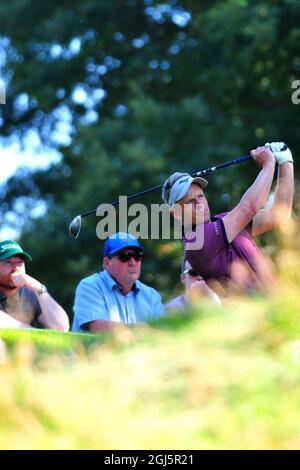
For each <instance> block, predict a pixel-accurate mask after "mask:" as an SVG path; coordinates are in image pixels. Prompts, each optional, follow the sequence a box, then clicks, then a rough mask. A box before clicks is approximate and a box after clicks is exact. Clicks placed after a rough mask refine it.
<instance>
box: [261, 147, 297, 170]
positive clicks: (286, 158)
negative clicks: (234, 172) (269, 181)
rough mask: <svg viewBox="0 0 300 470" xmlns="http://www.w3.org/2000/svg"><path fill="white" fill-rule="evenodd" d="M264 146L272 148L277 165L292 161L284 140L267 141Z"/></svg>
mask: <svg viewBox="0 0 300 470" xmlns="http://www.w3.org/2000/svg"><path fill="white" fill-rule="evenodd" d="M265 147H269V148H270V149H271V150H272V152H273V155H274V157H275V159H276V162H277V163H278V165H282V164H283V163H286V162H291V163H293V157H292V154H291V151H290V149H289V148H288V146H287V145H286V144H285V143H284V142H271V143H269V142H267V143H266V144H265Z"/></svg>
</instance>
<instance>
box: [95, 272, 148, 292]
mask: <svg viewBox="0 0 300 470" xmlns="http://www.w3.org/2000/svg"><path fill="white" fill-rule="evenodd" d="M101 274H102V277H103V278H104V281H105V283H106V285H107V287H108V288H109V289H110V290H111V291H112V290H114V289H117V290H118V291H119V292H122V287H121V286H120V284H119V283H118V282H117V281H115V280H114V279H113V278H112V277H111V275H110V274H109V272H108V271H107V270H106V269H104V270H103V271H102V273H101ZM131 290H132V291H133V292H134V293H136V292H138V291H139V290H140V289H139V287H138V286H137V283H136V282H135V283H134V284H133V286H132V288H131Z"/></svg>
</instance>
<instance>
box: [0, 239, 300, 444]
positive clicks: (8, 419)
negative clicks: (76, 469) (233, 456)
mask: <svg viewBox="0 0 300 470" xmlns="http://www.w3.org/2000/svg"><path fill="white" fill-rule="evenodd" d="M291 239H293V234H291V237H290V240H291ZM287 245H288V246H287V247H285V248H283V247H282V249H281V250H280V253H278V256H277V260H276V262H277V270H278V272H279V278H280V282H279V285H278V286H277V287H276V289H275V291H274V293H273V294H272V295H269V296H267V297H259V296H256V297H255V296H254V297H251V298H241V297H239V298H237V297H236V298H234V299H231V300H227V301H226V302H225V303H224V305H223V306H222V307H218V308H217V307H216V306H211V305H207V304H205V303H203V304H201V305H200V306H198V307H197V308H195V309H194V310H193V311H192V312H190V313H189V314H188V315H185V316H176V317H170V318H166V319H164V320H163V321H161V322H159V323H157V324H154V325H150V326H143V327H137V328H133V329H130V330H129V329H128V330H127V329H126V330H124V331H119V332H117V333H114V334H112V335H109V336H107V335H104V336H102V335H99V336H92V335H84V334H71V333H58V332H51V331H12V330H0V337H1V338H2V340H1V353H0V359H1V364H0V387H1V394H0V448H1V449H229V448H230V449H293V448H299V447H300V420H299V412H300V391H299V379H300V322H299V298H300V282H299V281H300V269H299V268H300V257H299V250H298V247H295V244H292V243H288V244H287ZM292 245H293V246H292Z"/></svg>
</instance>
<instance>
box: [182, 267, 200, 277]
mask: <svg viewBox="0 0 300 470" xmlns="http://www.w3.org/2000/svg"><path fill="white" fill-rule="evenodd" d="M182 274H188V275H189V276H192V277H197V276H200V273H197V271H195V270H194V269H185V270H184V271H183V273H182Z"/></svg>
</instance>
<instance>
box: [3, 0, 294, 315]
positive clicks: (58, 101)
mask: <svg viewBox="0 0 300 470" xmlns="http://www.w3.org/2000/svg"><path fill="white" fill-rule="evenodd" d="M164 5H165V9H164V10H162V7H161V4H160V2H156V1H153V2H147V4H146V3H145V2H143V1H141V0H133V1H130V2H124V1H120V0H110V1H101V2H95V1H93V0H84V1H79V0H74V1H73V2H72V6H70V3H69V2H66V1H62V2H60V3H59V4H54V3H53V2H51V1H44V2H42V3H41V2H36V1H32V0H31V1H30V0H22V1H19V0H18V1H17V0H10V1H8V0H2V2H1V7H2V8H1V12H0V30H1V34H2V36H3V37H7V38H9V41H10V42H9V44H6V45H5V47H4V51H5V54H6V67H5V69H4V74H6V76H7V77H8V78H9V77H10V78H9V84H8V90H7V91H8V96H7V105H5V106H2V107H1V109H0V113H1V119H0V129H1V133H2V135H3V136H6V137H7V138H11V137H12V136H16V135H19V136H20V137H22V136H25V135H26V133H27V132H28V130H29V129H35V130H36V131H37V132H38V134H39V137H40V139H41V141H42V142H43V143H44V144H45V145H46V146H48V147H51V148H57V150H58V151H59V152H60V154H61V156H62V160H61V162H60V163H58V164H55V165H53V166H52V167H51V168H50V169H48V170H47V171H46V172H42V171H38V172H36V173H34V174H32V175H31V174H28V173H27V174H26V173H24V172H19V173H18V174H17V175H16V176H15V177H14V178H12V179H11V180H10V181H9V182H8V183H7V185H6V186H5V187H4V188H2V190H1V195H2V201H3V202H1V211H2V214H3V216H4V215H5V214H6V213H7V212H8V211H9V210H13V211H14V213H15V214H16V216H17V220H18V222H17V224H18V225H19V226H22V236H21V239H22V242H23V243H24V245H25V246H26V249H28V251H31V252H32V254H33V258H34V261H33V264H32V267H31V268H30V272H31V273H32V274H33V275H35V276H36V277H38V278H40V279H41V280H42V281H43V282H44V283H46V284H47V285H48V286H49V288H50V291H51V292H52V293H53V295H54V296H55V297H56V298H57V299H58V300H59V301H60V302H61V303H62V304H63V305H64V306H65V307H66V308H67V309H68V311H69V312H70V313H71V307H72V301H73V293H74V289H75V286H76V284H77V283H78V281H79V280H80V279H81V278H82V277H84V276H86V275H88V274H90V273H91V272H93V271H95V270H98V269H100V267H101V250H102V244H101V242H99V240H98V239H97V238H96V234H95V229H96V224H97V221H98V219H97V218H96V217H90V218H87V219H84V220H83V229H82V232H81V235H80V238H79V239H78V240H76V241H72V240H70V239H69V237H68V232H67V227H68V224H69V222H70V221H71V220H72V219H73V217H74V216H75V215H77V214H78V213H81V212H84V211H86V210H90V209H93V208H96V207H97V206H98V204H99V203H103V202H111V201H114V200H116V199H117V198H118V196H119V195H126V194H131V193H133V192H136V191H140V190H143V189H146V188H149V187H152V186H155V185H158V184H161V183H163V181H164V179H165V178H166V177H167V176H168V175H169V174H170V173H171V172H174V171H195V170H197V169H202V168H205V167H208V166H211V165H213V164H216V163H222V162H224V161H226V160H229V159H232V158H234V157H237V156H241V155H245V154H247V153H248V151H249V149H250V148H253V147H255V146H256V145H258V144H263V143H265V141H272V140H284V141H286V142H288V143H289V145H290V147H291V148H292V150H293V151H294V153H295V155H297V152H298V149H299V148H300V145H299V144H300V141H299V139H300V137H299V133H297V132H295V129H297V125H298V124H299V106H298V107H297V106H295V105H293V104H292V102H291V94H292V89H291V83H292V81H293V80H295V79H297V78H299V49H298V44H299V35H300V28H299V20H300V5H299V2H297V1H296V0H284V1H274V0H267V1H266V0H254V1H251V2H249V1H246V0H245V1H244V0H243V1H242V0H239V1H238V0H231V1H221V0H219V1H213V2H212V1H210V2H202V1H201V2H199V1H197V0H189V1H182V2H181V1H172V2H165V3H164ZM151 9H152V10H151ZM151 12H152V13H151ZM153 12H154V13H153ZM178 12H181V14H183V13H185V14H187V13H188V14H190V17H185V18H188V19H186V20H184V21H183V18H184V17H183V16H182V17H181V22H180V21H178V16H177V17H176V15H175V14H178ZM176 18H177V20H176ZM179 18H180V17H179ZM74 41H75V42H74ZM76 41H77V42H76ZM76 44H77V45H76ZM79 44H80V46H79ZM78 86H80V87H81V88H82V89H83V90H84V91H85V93H86V94H87V97H88V98H89V100H90V101H89V104H88V102H87V101H83V102H75V101H74V95H73V93H74V90H76V87H78ZM99 90H104V92H105V93H106V95H105V97H104V98H102V99H98V100H97V99H95V101H94V102H93V100H92V97H93V96H94V97H95V96H99V95H97V94H96V95H95V93H97V92H98V93H99ZM24 93H25V94H27V95H28V106H27V107H26V106H24V107H22V108H20V106H19V105H18V98H19V97H20V95H22V94H24ZM91 100H92V101H91ZM66 109H67V110H69V111H70V116H71V118H70V119H71V121H70V125H71V129H72V130H71V134H70V138H71V139H70V142H68V141H66V142H65V143H61V142H59V141H57V139H56V138H55V136H57V129H59V126H60V125H61V121H63V120H64V113H65V112H66ZM91 111H93V112H94V113H96V114H93V115H92V118H91V114H90V112H91ZM63 129H64V128H63ZM64 132H67V131H63V133H64ZM67 133H68V132H67ZM65 137H66V136H65ZM257 171H258V168H257V167H256V166H255V165H254V164H252V165H251V164H250V163H247V164H245V165H240V166H237V167H232V168H230V169H225V170H224V171H222V172H219V173H216V174H214V175H212V176H210V177H209V187H208V191H207V194H208V199H209V201H210V205H211V207H212V211H213V212H214V211H215V212H220V211H223V210H227V209H229V208H231V207H233V206H234V204H236V203H237V201H238V200H239V199H240V197H241V195H242V193H243V192H244V191H245V190H246V189H247V187H248V186H249V185H250V184H251V182H252V181H253V179H254V177H255V175H256V174H257ZM296 172H297V174H298V169H297V166H296ZM22 196H25V197H26V198H27V199H25V200H24V199H22V202H23V203H25V202H26V201H27V205H25V206H20V204H19V205H18V204H17V202H18V201H19V202H20V198H21V197H22ZM28 198H30V200H28ZM41 199H42V200H44V201H46V203H47V212H46V214H45V215H43V217H39V218H36V217H34V215H32V212H31V210H30V209H31V206H32V204H33V203H35V202H37V201H40V200H41ZM138 202H144V203H146V204H147V205H150V204H151V203H152V202H155V203H158V202H160V194H159V192H157V193H156V194H155V193H152V194H151V195H148V196H146V197H145V198H143V199H141V200H139V201H138ZM145 246H146V259H145V262H144V274H143V276H144V277H143V279H144V280H145V281H147V282H151V284H152V285H153V286H154V287H156V288H157V289H159V290H160V291H162V292H163V295H164V297H165V298H168V297H169V296H170V294H171V292H172V291H173V289H174V287H175V285H176V282H177V280H178V274H179V270H180V256H181V250H180V248H179V246H178V243H173V244H172V243H170V242H165V241H157V240H147V241H146V242H145Z"/></svg>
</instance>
